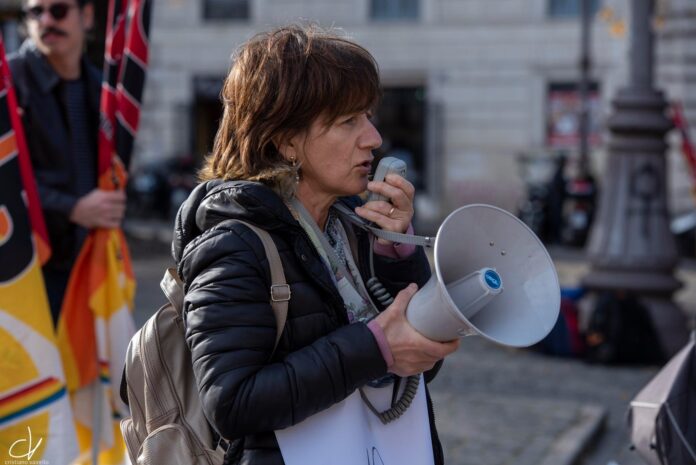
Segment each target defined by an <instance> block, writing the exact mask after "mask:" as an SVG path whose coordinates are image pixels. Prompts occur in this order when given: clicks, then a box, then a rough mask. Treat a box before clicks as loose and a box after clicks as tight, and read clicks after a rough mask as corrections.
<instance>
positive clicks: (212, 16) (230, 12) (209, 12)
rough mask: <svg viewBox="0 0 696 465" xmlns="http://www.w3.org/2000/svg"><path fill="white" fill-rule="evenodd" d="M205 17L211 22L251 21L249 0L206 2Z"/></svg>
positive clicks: (204, 7) (204, 6) (210, 0)
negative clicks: (220, 20)
mask: <svg viewBox="0 0 696 465" xmlns="http://www.w3.org/2000/svg"><path fill="white" fill-rule="evenodd" d="M203 17H204V18H205V19H209V20H217V19H222V20H229V19H232V20H235V19H236V20H242V19H249V0H204V2H203Z"/></svg>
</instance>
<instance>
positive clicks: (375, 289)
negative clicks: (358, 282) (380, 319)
mask: <svg viewBox="0 0 696 465" xmlns="http://www.w3.org/2000/svg"><path fill="white" fill-rule="evenodd" d="M366 284H367V290H368V291H369V292H370V294H372V297H374V298H375V299H377V301H378V302H379V303H380V304H381V305H382V307H384V308H387V307H388V306H390V305H391V304H392V303H393V302H394V297H392V296H391V294H389V291H387V290H386V289H385V288H384V286H383V285H382V283H381V282H379V279H377V277H376V276H372V277H371V278H370V279H368V280H367V283H366Z"/></svg>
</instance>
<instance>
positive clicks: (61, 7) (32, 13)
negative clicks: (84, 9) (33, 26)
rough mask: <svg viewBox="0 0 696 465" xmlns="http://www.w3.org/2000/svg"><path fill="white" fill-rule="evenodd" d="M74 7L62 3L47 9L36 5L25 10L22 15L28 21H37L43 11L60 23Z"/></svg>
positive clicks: (54, 4)
mask: <svg viewBox="0 0 696 465" xmlns="http://www.w3.org/2000/svg"><path fill="white" fill-rule="evenodd" d="M75 6H77V5H71V4H69V3H62V2H58V3H53V4H52V5H51V6H49V7H48V8H44V7H42V6H39V5H36V6H32V7H31V8H25V9H24V14H25V15H26V16H27V18H29V19H34V20H38V19H40V18H41V15H43V13H44V11H48V14H50V15H51V16H52V17H53V19H55V20H56V21H60V20H61V19H63V18H65V17H66V16H67V15H68V11H70V10H71V9H72V8H73V7H75Z"/></svg>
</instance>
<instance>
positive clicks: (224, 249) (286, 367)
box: [172, 181, 442, 465]
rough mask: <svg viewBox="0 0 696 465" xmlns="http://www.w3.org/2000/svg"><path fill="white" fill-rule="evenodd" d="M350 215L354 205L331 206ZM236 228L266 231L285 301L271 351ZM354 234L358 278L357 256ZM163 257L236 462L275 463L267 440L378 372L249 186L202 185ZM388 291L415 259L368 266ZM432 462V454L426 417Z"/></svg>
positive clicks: (370, 350)
mask: <svg viewBox="0 0 696 465" xmlns="http://www.w3.org/2000/svg"><path fill="white" fill-rule="evenodd" d="M341 201H344V202H346V203H347V204H348V205H351V206H354V205H355V204H356V203H357V201H358V199H357V197H356V198H349V199H341ZM233 218H236V219H242V220H245V221H248V222H251V223H253V224H255V225H257V226H259V227H261V228H263V229H265V230H266V231H268V232H269V233H270V234H271V236H272V238H273V240H274V242H275V244H276V246H277V247H278V251H279V254H280V257H281V261H282V262H283V267H284V271H285V275H286V279H287V282H288V284H289V285H290V288H291V292H292V298H291V300H290V304H289V309H288V319H287V323H286V325H285V329H284V331H283V334H282V337H281V339H280V342H279V344H278V348H277V350H276V352H275V353H274V354H273V355H272V356H271V352H272V350H273V345H274V342H275V336H276V334H275V333H276V326H275V317H274V315H273V311H272V309H271V306H270V304H269V286H270V271H269V267H268V262H267V260H266V256H265V253H264V249H263V246H262V245H261V242H260V240H259V239H258V238H257V236H256V235H255V234H254V233H253V232H251V231H250V230H248V229H247V228H246V227H245V226H244V225H242V224H239V223H235V222H231V221H230V220H231V219H233ZM356 234H357V235H358V248H359V255H360V258H359V259H358V261H359V263H360V265H359V266H361V267H362V268H363V269H362V270H361V272H362V273H363V277H369V274H368V271H367V270H365V269H364V265H365V264H366V263H367V260H366V258H367V254H368V253H369V243H368V241H367V237H366V235H365V234H363V233H361V232H358V231H356ZM172 251H173V255H174V258H175V260H176V262H177V263H178V270H179V274H180V276H181V277H182V279H183V280H184V289H185V291H186V298H185V302H184V314H185V322H186V340H187V343H188V345H189V347H190V349H191V354H192V358H193V368H194V373H195V376H196V381H197V384H198V387H199V391H200V394H201V401H202V404H203V409H204V411H205V414H206V417H207V418H208V420H209V421H210V422H211V424H212V425H213V426H214V428H215V429H216V430H217V431H218V432H219V433H220V434H221V435H222V436H223V437H225V438H228V439H233V438H244V450H243V456H242V460H241V463H242V464H249V465H280V464H282V463H283V460H282V457H281V455H280V451H279V449H278V445H277V442H276V440H275V435H274V434H273V431H274V430H276V429H280V428H284V427H287V426H290V425H293V424H296V423H298V422H300V421H302V420H303V419H305V418H307V417H309V416H310V415H313V414H315V413H317V412H319V411H321V410H324V409H326V408H328V407H330V406H331V405H333V404H335V403H337V402H340V401H341V400H343V399H345V398H346V397H347V396H348V395H350V394H351V393H352V392H354V391H355V389H357V388H358V387H360V386H363V385H364V384H366V383H367V382H368V381H370V380H373V379H375V378H378V377H380V376H382V375H384V374H385V373H386V369H387V367H386V364H385V362H384V359H383V357H382V355H381V353H380V350H379V347H378V345H377V343H376V341H375V339H374V337H373V335H372V332H371V331H370V330H369V329H368V328H367V325H365V324H363V323H355V324H348V319H347V316H346V311H345V309H344V306H343V301H342V299H341V296H340V295H339V293H338V291H337V289H336V288H335V286H334V284H333V281H332V278H331V277H330V276H329V274H328V273H327V271H326V268H325V267H324V265H323V262H322V261H321V259H320V257H319V255H318V253H317V252H316V250H315V249H314V247H313V246H312V244H311V242H310V241H309V238H308V237H307V235H306V233H305V232H304V230H303V229H302V227H301V226H300V225H299V223H298V222H297V221H296V220H295V219H294V218H293V217H292V215H291V213H290V211H289V210H288V209H287V208H286V206H285V204H284V203H283V202H282V200H281V199H280V198H279V197H278V196H277V195H276V194H275V193H273V192H272V191H271V190H270V189H268V188H267V187H264V186H262V185H261V184H257V183H251V182H243V181H233V182H227V183H221V182H219V181H211V182H209V183H206V184H202V185H200V186H199V187H198V188H197V189H196V190H194V192H193V193H192V194H191V196H190V197H189V199H188V200H187V202H186V203H184V205H183V206H182V207H181V209H180V210H179V214H178V215H177V219H176V227H175V239H174V242H173V245H172ZM375 267H376V273H377V275H378V276H379V277H380V279H381V281H382V283H383V284H384V285H385V287H386V288H387V289H388V290H389V291H390V292H391V293H392V295H396V293H397V292H398V291H399V290H401V289H403V288H404V287H405V286H406V285H407V284H408V283H410V282H416V283H418V285H419V286H422V285H423V284H424V283H425V282H426V281H427V279H428V278H429V276H430V268H429V266H428V263H427V260H426V257H425V254H424V253H423V251H422V249H418V250H417V251H416V252H415V253H413V254H412V255H411V256H410V257H408V258H406V259H402V260H394V259H390V258H386V257H379V256H376V257H375ZM431 425H432V427H431V430H432V437H433V447H434V454H435V457H436V462H435V463H442V450H441V447H440V444H439V441H438V439H437V434H436V431H435V428H434V423H433V421H432V416H431Z"/></svg>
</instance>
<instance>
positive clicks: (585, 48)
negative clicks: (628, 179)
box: [578, 0, 592, 179]
mask: <svg viewBox="0 0 696 465" xmlns="http://www.w3.org/2000/svg"><path fill="white" fill-rule="evenodd" d="M590 7H591V5H590V1H589V0H581V1H580V18H581V21H580V63H579V64H580V81H579V82H578V94H579V98H580V114H579V135H580V141H579V142H580V145H579V147H578V148H579V163H578V164H579V170H578V171H579V173H578V177H579V178H580V179H587V175H588V173H589V140H588V139H589V134H590V127H589V126H590V102H589V88H590V68H591V66H592V63H591V58H590V25H591V22H592V16H591V11H590Z"/></svg>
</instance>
